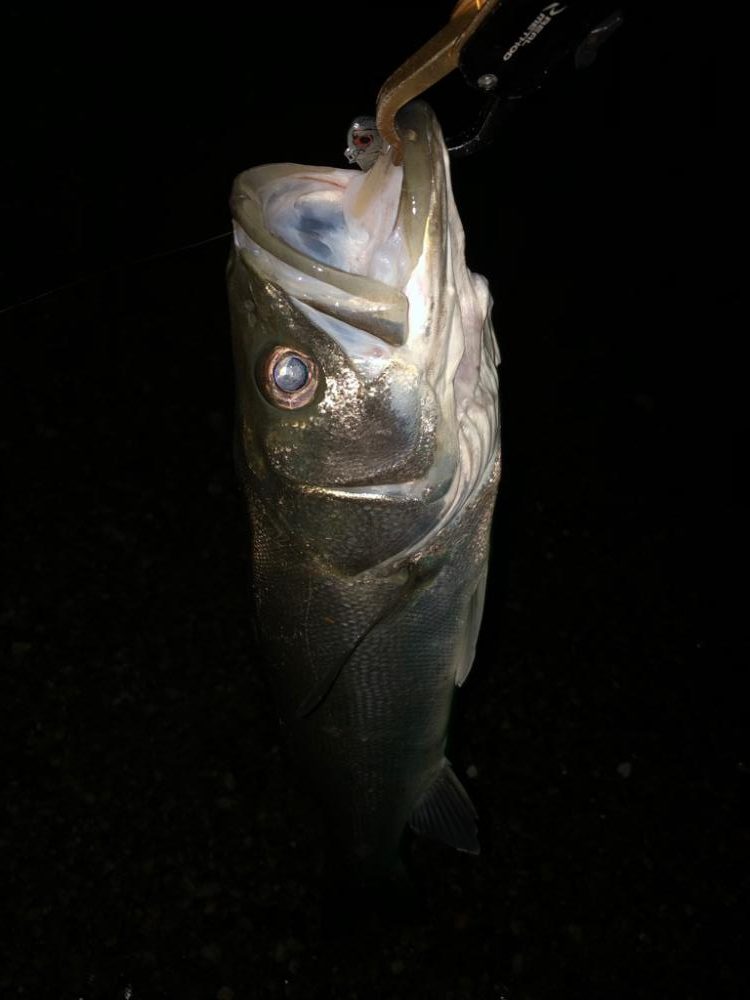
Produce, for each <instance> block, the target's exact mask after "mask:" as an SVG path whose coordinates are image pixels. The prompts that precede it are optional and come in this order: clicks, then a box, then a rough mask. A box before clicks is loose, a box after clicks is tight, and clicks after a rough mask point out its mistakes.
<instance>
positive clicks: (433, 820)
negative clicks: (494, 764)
mask: <svg viewBox="0 0 750 1000" xmlns="http://www.w3.org/2000/svg"><path fill="white" fill-rule="evenodd" d="M409 826H410V827H411V828H412V830H414V832H415V833H421V834H423V835H424V836H426V837H431V838H432V839H433V840H439V841H440V842H441V843H442V844H447V845H448V846H449V847H455V848H456V850H459V851H467V852H468V853H469V854H479V839H478V837H477V814H476V810H475V809H474V806H473V805H472V803H471V799H470V798H469V796H468V795H467V794H466V790H465V789H464V786H463V785H462V784H461V782H460V781H459V780H458V778H457V777H456V775H455V774H454V772H453V768H452V767H451V766H450V764H449V763H448V761H447V760H444V761H443V766H442V768H441V769H440V773H439V774H438V776H437V778H435V780H434V782H433V783H432V785H430V787H429V788H428V789H427V791H426V792H425V793H424V795H423V796H422V798H421V799H420V800H419V802H418V803H417V806H416V808H415V810H414V812H413V813H412V815H411V818H410V819H409Z"/></svg>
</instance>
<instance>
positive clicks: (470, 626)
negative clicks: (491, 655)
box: [456, 566, 487, 687]
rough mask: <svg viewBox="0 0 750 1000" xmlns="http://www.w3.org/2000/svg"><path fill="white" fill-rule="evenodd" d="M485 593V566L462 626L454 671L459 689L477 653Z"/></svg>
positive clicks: (470, 599)
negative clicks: (459, 648) (464, 623)
mask: <svg viewBox="0 0 750 1000" xmlns="http://www.w3.org/2000/svg"><path fill="white" fill-rule="evenodd" d="M486 591H487V567H486V566H485V567H484V569H483V570H482V573H481V574H480V577H479V579H478V581H477V585H476V587H475V588H474V592H473V594H472V595H471V597H470V598H469V607H468V611H467V613H466V625H465V626H464V634H463V642H462V644H461V650H460V654H459V656H460V659H459V662H458V669H457V670H456V687H461V685H462V684H463V682H464V681H465V680H466V678H467V677H468V676H469V671H470V670H471V666H472V664H473V663H474V656H475V655H476V651H477V639H478V638H479V628H480V626H481V624H482V612H483V611H484V595H485V593H486Z"/></svg>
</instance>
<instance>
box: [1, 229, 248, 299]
mask: <svg viewBox="0 0 750 1000" xmlns="http://www.w3.org/2000/svg"><path fill="white" fill-rule="evenodd" d="M231 235H232V230H231V229H228V230H227V231H226V232H224V233H219V234H218V235H217V236H209V237H208V239H206V240H198V241H197V242H196V243H186V244H185V245H184V246H181V247H176V248H174V249H171V250H158V251H157V252H156V253H151V254H148V255H147V256H145V257H137V258H136V259H135V260H129V261H123V262H122V263H120V264H113V265H112V266H111V267H108V268H106V269H105V270H104V271H97V272H95V273H94V274H86V275H84V276H83V277H82V278H76V279H75V280H74V281H69V282H67V284H65V285H58V286H57V287H56V288H50V289H48V290H47V291H46V292H40V293H39V295H32V296H31V298H28V299H22V301H21V302H14V303H13V304H12V305H9V306H3V308H2V309H0V316H4V315H5V313H9V312H15V310H16V309H23V308H25V307H26V306H30V305H33V304H34V302H40V301H41V300H42V299H46V298H49V297H50V296H51V295H57V294H58V293H60V292H65V291H67V290H68V289H69V288H75V287H76V286H77V285H85V284H86V283H87V282H89V281H97V280H98V279H100V278H105V277H106V276H107V275H108V274H112V273H114V272H115V271H121V270H125V269H126V268H129V267H137V266H138V265H139V264H147V263H149V261H152V260H159V259H160V258H162V257H173V256H176V255H177V254H178V253H186V252H187V251H188V250H197V249H198V247H203V246H206V244H207V243H215V242H216V241H217V240H223V239H226V238H227V237H228V236H231Z"/></svg>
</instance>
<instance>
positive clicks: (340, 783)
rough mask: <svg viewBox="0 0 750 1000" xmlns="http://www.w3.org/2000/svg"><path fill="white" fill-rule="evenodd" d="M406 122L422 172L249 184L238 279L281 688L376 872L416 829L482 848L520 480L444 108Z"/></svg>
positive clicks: (263, 600)
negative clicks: (453, 736)
mask: <svg viewBox="0 0 750 1000" xmlns="http://www.w3.org/2000/svg"><path fill="white" fill-rule="evenodd" d="M399 127H400V129H401V132H402V134H408V135H410V136H411V137H412V138H411V139H410V141H407V142H406V143H405V144H404V160H403V165H402V166H394V165H393V163H392V161H391V157H390V156H389V155H388V152H387V150H386V151H385V152H384V153H383V155H381V156H379V157H378V158H377V160H376V162H375V164H374V165H373V166H372V169H370V170H369V172H368V173H359V172H357V171H352V170H345V169H334V168H326V167H306V166H301V165H295V164H281V165H271V166H263V167H256V168H254V169H252V170H248V171H247V172H245V173H243V174H241V175H240V177H239V178H238V179H237V181H236V182H235V185H234V190H233V197H232V208H233V215H234V232H235V238H234V248H233V253H232V257H231V260H230V267H229V298H230V305H231V311H232V330H233V341H234V354H235V369H236V378H237V405H238V435H237V459H238V467H239V470H240V474H241V477H242V480H243V483H244V486H245V488H246V493H247V500H248V504H249V511H250V520H251V529H252V566H253V574H254V577H253V579H254V592H255V600H256V614H257V622H258V625H259V629H260V633H261V635H262V637H263V641H264V646H265V651H266V654H267V658H268V667H269V671H270V679H271V682H272V686H273V690H274V693H275V697H276V702H277V706H278V710H279V714H280V716H281V719H282V722H283V724H284V725H285V726H286V727H288V730H289V734H290V738H291V740H292V743H293V746H294V750H295V751H296V755H297V760H298V761H299V765H300V767H301V768H302V769H303V771H304V773H305V774H306V776H307V779H308V782H309V785H310V787H311V789H312V791H313V793H314V795H315V797H316V798H317V800H318V801H319V802H320V804H321V806H322V807H323V810H324V812H325V815H326V819H327V824H328V829H329V833H330V838H331V842H332V844H333V845H334V847H335V852H336V854H337V856H338V858H339V859H340V860H341V861H342V862H343V863H345V864H349V863H351V864H353V865H355V866H358V867H359V869H360V870H361V871H371V872H374V871H378V870H381V869H383V868H387V867H388V866H389V865H390V864H391V863H393V861H394V860H395V859H396V857H397V855H398V848H399V843H400V840H401V837H402V834H403V832H404V829H405V827H406V826H407V824H408V825H410V826H411V827H412V828H413V829H414V830H416V831H417V832H419V833H424V834H427V835H429V836H432V837H433V838H436V839H438V840H441V841H443V842H445V843H447V844H450V845H452V846H454V847H457V848H459V849H461V850H464V851H471V852H476V851H478V849H479V846H478V840H477V832H476V815H475V812H474V809H473V807H472V805H471V802H470V801H469V798H468V796H467V794H466V792H465V791H464V789H463V787H462V785H461V784H460V782H459V781H458V779H457V778H456V777H455V775H454V773H453V771H452V770H451V768H450V765H449V764H448V762H447V761H446V759H445V745H446V733H447V728H448V720H449V715H450V708H451V702H452V699H453V693H454V689H455V687H456V685H460V684H462V683H463V681H464V680H465V678H466V676H467V674H468V672H469V669H470V667H471V664H472V660H473V657H474V650H475V645H476V640H477V634H478V630H479V624H480V619H481V613H482V607H483V603H484V591H485V583H486V578H487V558H488V545H489V531H490V522H491V518H492V510H493V505H494V502H495V495H496V492H497V485H498V479H499V474H500V445H499V425H498V405H497V373H496V365H497V363H498V361H499V356H498V353H497V346H496V342H495V337H494V333H493V330H492V326H491V321H490V305H491V302H490V296H489V292H488V290H487V285H486V282H485V281H484V279H483V278H481V277H480V276H478V275H473V274H471V273H470V272H469V271H468V270H467V268H466V264H465V260H464V241H463V230H462V228H461V223H460V220H459V218H458V214H457V211H456V208H455V205H454V202H453V196H452V192H451V188H450V177H449V167H448V158H447V153H446V150H445V146H444V143H443V138H442V134H441V131H440V128H439V126H438V124H437V122H436V120H435V118H434V116H433V114H432V112H431V111H430V109H429V108H428V107H427V105H425V104H423V103H415V104H412V105H410V106H409V107H407V108H406V109H404V111H402V112H401V114H400V117H399Z"/></svg>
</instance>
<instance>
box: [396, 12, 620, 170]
mask: <svg viewBox="0 0 750 1000" xmlns="http://www.w3.org/2000/svg"><path fill="white" fill-rule="evenodd" d="M623 20H624V15H623V4H622V2H620V0H567V2H553V3H549V2H546V0H460V2H459V3H458V5H457V6H456V7H455V9H454V10H453V13H452V15H451V20H450V21H449V22H448V24H447V25H446V26H445V27H444V28H442V29H441V30H440V31H439V32H438V33H437V34H436V35H434V36H433V37H432V38H431V39H430V40H429V41H428V42H426V43H425V45H423V46H422V47H421V48H420V49H419V50H418V51H417V52H415V53H414V54H413V55H412V56H411V57H410V58H409V59H407V60H406V62H405V63H403V65H402V66H400V67H399V68H398V69H397V70H396V72H395V73H393V74H392V75H391V76H390V77H389V78H388V79H387V80H386V82H385V83H384V84H383V86H382V87H381V89H380V93H379V95H378V101H377V125H378V129H379V131H380V134H381V136H382V137H383V138H384V139H385V140H386V141H387V142H389V143H390V144H391V146H392V148H393V157H394V162H396V163H399V162H400V161H401V156H402V152H401V145H402V142H403V141H404V140H406V141H408V139H409V136H408V135H404V136H402V135H401V134H400V133H399V131H398V129H397V127H396V115H397V113H398V111H399V110H400V108H402V107H403V106H404V104H406V103H407V102H408V101H410V100H413V99H414V98H416V97H418V96H419V95H420V94H422V93H423V92H424V91H425V90H427V89H428V88H429V87H431V86H433V85H434V84H435V83H437V82H438V81H439V80H441V79H442V78H443V77H445V76H447V75H448V74H449V73H450V72H452V71H453V70H455V69H458V70H460V73H461V76H462V78H463V80H464V82H465V83H466V85H467V86H468V87H469V88H470V89H471V90H472V91H474V92H476V93H479V94H484V95H486V100H485V102H484V104H483V106H482V107H481V110H480V112H479V116H478V118H477V120H476V121H475V122H473V123H472V125H471V126H470V128H468V129H467V130H466V131H464V132H462V133H460V134H459V135H457V136H455V137H451V138H449V139H448V140H447V141H446V145H447V147H448V149H449V151H450V153H451V155H453V156H454V157H457V156H468V155H470V154H472V153H474V152H477V151H478V150H480V149H482V148H484V147H485V146H487V145H488V144H489V143H490V142H491V141H492V138H493V135H494V130H495V128H496V126H497V124H498V123H499V122H500V121H501V120H503V119H504V118H505V117H506V116H507V115H508V114H509V113H510V111H512V110H513V109H514V108H515V107H516V106H517V104H518V102H519V101H520V100H521V99H522V98H524V97H526V96H527V95H529V94H531V93H533V92H534V91H536V90H539V88H540V87H542V86H543V85H544V84H545V83H546V82H547V81H548V79H549V78H550V77H552V76H554V75H555V73H556V72H557V71H558V70H562V69H563V68H565V67H566V66H567V67H568V68H570V67H571V66H572V68H574V69H576V70H580V69H585V68H587V67H588V66H590V65H591V64H592V63H593V62H594V60H595V58H596V55H597V52H598V49H599V47H600V46H601V45H602V44H603V43H604V42H605V41H607V39H609V38H610V37H611V36H612V34H613V33H614V32H615V31H616V30H617V28H619V27H620V25H621V24H622V23H623Z"/></svg>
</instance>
